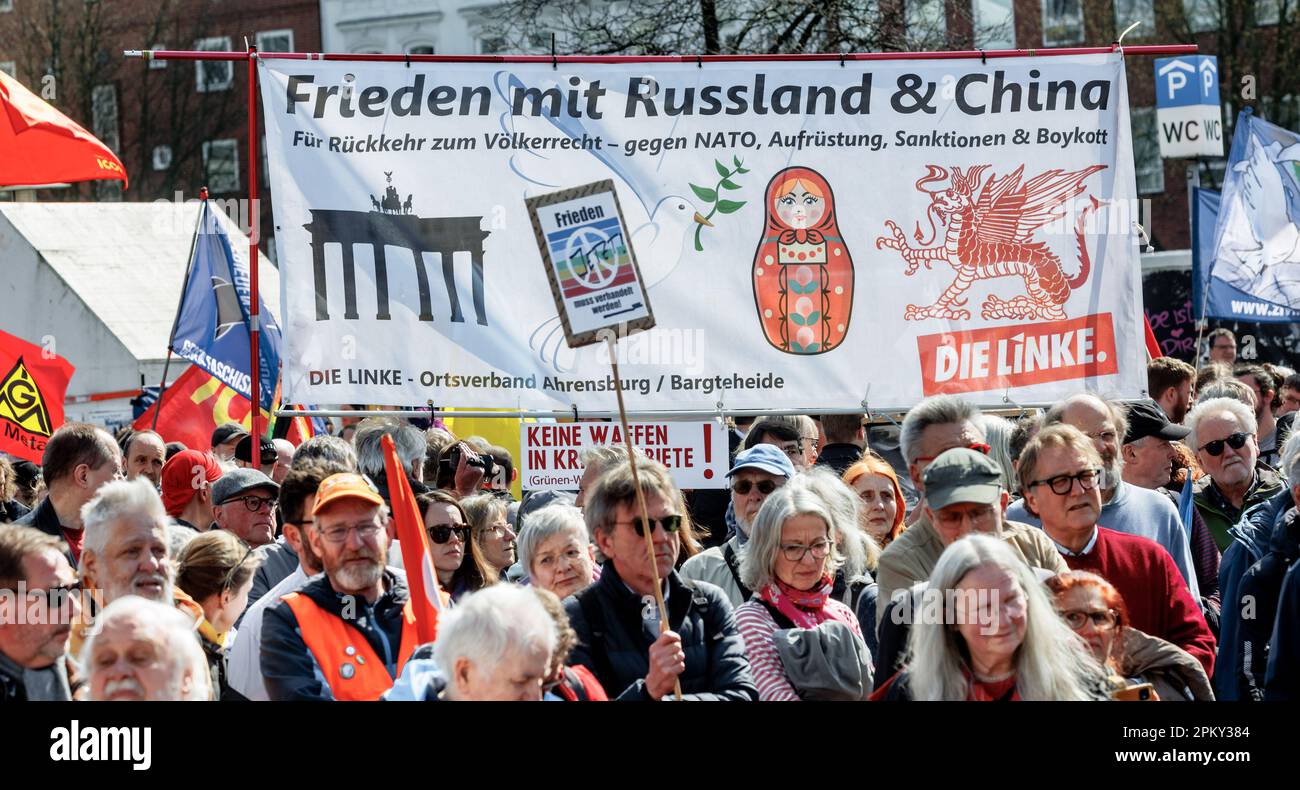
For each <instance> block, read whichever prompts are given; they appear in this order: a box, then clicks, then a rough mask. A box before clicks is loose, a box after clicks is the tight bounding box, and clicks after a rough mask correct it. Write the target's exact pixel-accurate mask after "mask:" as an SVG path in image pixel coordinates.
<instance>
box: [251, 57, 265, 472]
mask: <svg viewBox="0 0 1300 790" xmlns="http://www.w3.org/2000/svg"><path fill="white" fill-rule="evenodd" d="M258 150H259V146H258V137H257V47H255V46H254V47H249V48H248V219H249V222H248V224H249V228H248V278H249V280H250V281H251V286H250V288H249V302H250V303H251V304H249V305H248V330H249V331H248V345H249V349H248V353H249V373H250V374H251V375H252V382H251V387H250V390H249V394H250V395H252V400H253V411H252V415H251V416H252V420H253V424H252V426H250V427H251V429H252V434H253V436H254V437H255V438H256V439H261V436H262V430H261V428H262V425H261V423H262V384H261V381H260V379H261V376H260V375H259V374H260V371H261V368H262V365H261V355H260V354H259V353H258V347H257V346H258V340H259V338H260V337H261V333H262V316H261V314H260V313H259V312H258V306H259V305H260V304H261V299H259V298H258V295H257V243H258V241H259V238H258V237H259V236H261V232H260V229H261V226H262V212H261V209H260V207H259V206H258V203H257V155H258ZM254 449H255V450H256V445H254Z"/></svg>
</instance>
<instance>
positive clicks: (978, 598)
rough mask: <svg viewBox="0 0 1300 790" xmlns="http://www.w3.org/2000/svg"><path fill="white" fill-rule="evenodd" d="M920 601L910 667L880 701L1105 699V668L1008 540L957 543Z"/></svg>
mask: <svg viewBox="0 0 1300 790" xmlns="http://www.w3.org/2000/svg"><path fill="white" fill-rule="evenodd" d="M919 597H920V602H919V603H920V605H919V607H918V610H917V611H914V612H913V613H912V617H913V625H912V629H911V633H910V634H909V636H908V658H907V660H906V662H905V666H904V668H903V669H902V670H900V671H899V672H898V674H897V675H895V676H894V677H892V678H890V679H889V681H888V682H887V683H885V685H883V686H881V687H880V688H879V689H878V690H877V691H876V693H875V694H873V695H872V697H871V698H872V699H873V700H912V699H916V700H950V701H957V700H970V701H977V702H995V701H1007V700H1011V701H1015V700H1099V699H1107V698H1108V696H1109V694H1108V689H1109V685H1108V683H1107V681H1106V673H1105V671H1104V670H1103V669H1102V667H1101V665H1100V664H1098V663H1097V661H1096V659H1094V658H1093V657H1092V654H1091V653H1090V652H1089V651H1088V648H1087V647H1086V646H1085V645H1084V643H1083V642H1082V640H1080V639H1079V638H1078V637H1076V636H1075V634H1074V632H1073V631H1071V630H1070V627H1069V626H1067V625H1066V624H1065V622H1064V621H1063V620H1062V619H1061V618H1060V617H1059V616H1058V615H1057V613H1056V608H1055V606H1054V605H1053V603H1052V600H1051V598H1050V597H1049V596H1048V593H1047V591H1046V589H1045V588H1044V587H1043V585H1042V583H1041V582H1039V581H1038V578H1037V577H1036V576H1035V575H1034V572H1033V570H1031V569H1030V567H1029V566H1028V565H1026V564H1025V562H1024V560H1022V559H1020V558H1019V557H1017V556H1016V554H1015V553H1014V552H1013V551H1012V550H1011V548H1010V547H1009V546H1008V545H1007V544H1006V543H1005V542H1004V541H1002V540H999V539H998V538H994V537H990V536H988V535H981V534H971V535H968V536H966V537H964V538H962V539H961V540H958V541H956V542H955V543H953V544H951V545H950V546H948V548H947V549H945V550H944V552H943V555H942V556H941V557H940V558H939V563H938V565H936V566H935V568H934V572H933V573H932V574H931V575H930V580H929V583H928V587H927V588H926V589H925V590H924V591H923V592H922V593H921V594H920V596H919ZM935 614H940V615H941V616H938V617H936V616H934V615H935Z"/></svg>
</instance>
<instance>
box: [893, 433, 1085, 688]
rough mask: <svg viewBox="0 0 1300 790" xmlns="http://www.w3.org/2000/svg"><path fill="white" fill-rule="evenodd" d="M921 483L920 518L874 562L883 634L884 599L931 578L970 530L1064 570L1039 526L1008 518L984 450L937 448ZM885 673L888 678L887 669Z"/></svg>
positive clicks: (1005, 498)
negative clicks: (941, 560)
mask: <svg viewBox="0 0 1300 790" xmlns="http://www.w3.org/2000/svg"><path fill="white" fill-rule="evenodd" d="M904 430H906V428H905V429H904ZM921 487H922V490H923V491H924V497H925V498H924V499H923V500H922V505H921V510H922V511H923V514H924V515H923V517H922V518H921V519H920V520H918V521H917V523H916V524H915V525H914V526H912V527H911V528H909V529H908V530H907V531H905V532H903V534H901V535H899V536H898V538H896V539H895V540H894V542H893V543H890V544H889V546H888V547H887V548H886V549H885V551H884V552H883V553H882V554H881V555H880V561H879V564H878V566H877V573H876V578H877V582H878V583H879V585H880V592H879V598H878V599H877V600H878V601H880V603H879V604H878V605H877V607H876V622H877V625H878V626H879V627H880V629H881V634H882V635H883V634H884V629H885V626H884V625H883V624H882V621H884V620H885V613H886V611H887V610H888V608H889V607H888V604H892V603H894V601H895V598H899V599H900V600H901V598H902V596H904V595H905V594H906V591H907V590H908V589H909V588H911V586H912V585H914V584H916V583H917V582H923V581H925V580H926V579H929V578H930V574H931V573H932V572H933V571H934V568H935V566H936V565H937V564H938V563H939V557H940V556H941V555H942V554H943V550H944V549H945V548H947V547H948V546H949V545H951V544H952V543H954V542H956V541H958V540H960V539H961V538H963V537H965V536H966V535H968V534H970V533H972V532H982V533H985V534H988V535H995V536H999V537H1001V538H1003V539H1004V540H1006V542H1007V544H1008V545H1010V546H1011V548H1012V549H1013V550H1014V551H1015V552H1016V553H1017V554H1018V555H1019V556H1020V557H1022V558H1023V559H1024V561H1025V563H1026V564H1027V565H1029V566H1030V567H1031V568H1042V569H1043V570H1044V571H1046V573H1047V575H1051V574H1056V573H1061V572H1063V571H1065V570H1067V568H1066V565H1065V562H1063V561H1062V560H1061V557H1060V555H1059V554H1058V553H1057V552H1056V550H1055V549H1054V548H1053V546H1052V542H1051V541H1050V540H1048V539H1047V537H1046V536H1045V535H1043V533H1042V531H1041V530H1038V529H1034V528H1033V527H1031V526H1028V525H1027V524H1020V523H1017V522H1014V521H1009V520H1007V503H1008V502H1009V501H1010V494H1008V493H1007V491H1006V490H1005V489H1004V488H1003V487H1002V469H1001V467H999V466H998V464H997V462H995V461H994V460H993V459H992V458H990V457H989V456H987V455H985V454H984V453H982V452H980V451H978V450H972V449H970V448H967V447H955V448H952V449H950V450H945V451H944V452H941V453H940V454H939V456H938V457H937V458H935V459H934V460H933V461H929V462H927V463H926V464H925V471H924V473H923V474H922V476H921ZM884 644H885V643H884V642H883V641H882V643H881V647H882V650H883V648H884ZM882 655H883V653H882ZM884 674H885V678H886V679H888V676H889V674H890V673H889V672H885V673H884Z"/></svg>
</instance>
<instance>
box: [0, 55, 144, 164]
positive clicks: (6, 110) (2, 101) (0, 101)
mask: <svg viewBox="0 0 1300 790" xmlns="http://www.w3.org/2000/svg"><path fill="white" fill-rule="evenodd" d="M0 151H3V152H4V154H3V156H0V186H34V185H37V184H54V183H58V182H61V181H94V180H96V179H110V180H111V179H117V180H119V181H121V182H122V188H123V189H125V188H126V185H127V178H126V168H124V167H122V160H120V159H118V158H117V154H114V153H113V152H112V151H111V150H109V148H108V146H106V145H104V144H103V143H101V142H100V141H99V140H97V139H95V136H94V135H93V134H91V133H90V132H88V131H86V130H85V129H83V128H81V126H79V125H78V124H77V123H76V122H75V121H73V120H72V119H71V118H69V117H68V116H66V115H64V114H63V113H61V112H59V111H58V110H56V109H54V108H53V107H51V106H50V105H48V104H46V103H45V102H44V101H42V100H41V98H40V97H38V96H37V95H36V94H34V93H32V92H31V91H29V90H27V88H25V87H23V85H22V83H20V82H18V80H16V79H14V78H13V77H10V76H9V75H8V74H5V73H4V72H2V71H0Z"/></svg>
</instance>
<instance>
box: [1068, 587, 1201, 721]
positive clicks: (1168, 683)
mask: <svg viewBox="0 0 1300 790" xmlns="http://www.w3.org/2000/svg"><path fill="white" fill-rule="evenodd" d="M1047 589H1048V590H1050V591H1051V592H1052V595H1053V596H1054V597H1055V599H1056V610H1057V612H1059V613H1060V615H1061V618H1062V619H1064V620H1065V624H1066V625H1068V626H1070V630H1072V631H1074V633H1075V634H1077V635H1078V636H1079V638H1081V639H1082V640H1083V641H1084V642H1085V643H1086V644H1087V645H1088V648H1089V649H1090V650H1091V651H1092V655H1093V658H1095V659H1097V660H1098V661H1099V662H1101V664H1102V665H1103V666H1104V667H1105V668H1106V671H1107V672H1108V673H1109V674H1110V680H1111V685H1112V687H1113V692H1112V693H1114V692H1120V693H1119V694H1117V695H1115V696H1117V698H1121V699H1127V698H1129V697H1130V695H1125V694H1124V693H1123V690H1124V689H1130V688H1131V689H1137V688H1138V687H1141V686H1142V685H1144V684H1148V683H1149V684H1150V685H1151V686H1152V694H1151V699H1152V700H1163V701H1165V702H1177V701H1181V702H1189V701H1203V702H1213V701H1214V692H1213V690H1211V688H1210V679H1209V678H1208V677H1206V675H1205V670H1204V669H1203V668H1202V667H1201V665H1200V663H1198V662H1197V660H1196V659H1194V658H1192V657H1191V656H1189V655H1188V654H1187V652H1186V651H1185V650H1182V649H1180V648H1179V647H1177V646H1176V645H1171V644H1169V643H1168V642H1166V641H1165V640H1163V639H1157V638H1156V637H1154V636H1149V635H1147V634H1144V633H1142V632H1141V631H1139V630H1137V629H1136V628H1133V627H1132V626H1130V625H1129V624H1128V609H1127V608H1126V607H1125V606H1124V598H1123V597H1122V596H1121V595H1120V594H1119V591H1118V590H1116V589H1115V586H1114V585H1112V584H1111V583H1110V582H1108V581H1106V580H1105V579H1103V578H1101V577H1100V576H1098V575H1097V574H1095V573H1088V572H1087V571H1070V572H1069V573H1061V574H1058V575H1056V576H1053V577H1051V578H1050V579H1048V580H1047Z"/></svg>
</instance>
